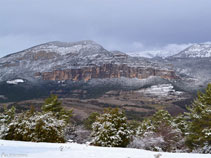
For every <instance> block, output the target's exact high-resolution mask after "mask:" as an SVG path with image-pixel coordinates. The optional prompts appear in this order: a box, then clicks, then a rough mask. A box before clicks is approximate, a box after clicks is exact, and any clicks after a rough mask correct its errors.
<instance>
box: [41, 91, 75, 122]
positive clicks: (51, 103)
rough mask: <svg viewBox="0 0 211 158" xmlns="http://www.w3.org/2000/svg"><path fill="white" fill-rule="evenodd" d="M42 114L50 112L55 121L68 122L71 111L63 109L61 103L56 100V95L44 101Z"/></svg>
mask: <svg viewBox="0 0 211 158" xmlns="http://www.w3.org/2000/svg"><path fill="white" fill-rule="evenodd" d="M42 111H43V112H52V113H53V115H54V116H55V117H56V118H57V119H63V120H65V121H66V122H69V120H70V117H71V116H72V112H73V111H72V110H67V109H64V108H63V106H62V102H61V101H59V100H58V97H57V96H56V95H53V94H52V95H51V96H50V97H49V98H47V99H45V103H44V105H43V106H42Z"/></svg>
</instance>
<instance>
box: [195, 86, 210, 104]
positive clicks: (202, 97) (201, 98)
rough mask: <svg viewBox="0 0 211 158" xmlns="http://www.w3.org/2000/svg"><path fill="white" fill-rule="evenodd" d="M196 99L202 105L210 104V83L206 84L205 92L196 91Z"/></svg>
mask: <svg viewBox="0 0 211 158" xmlns="http://www.w3.org/2000/svg"><path fill="white" fill-rule="evenodd" d="M197 100H198V102H200V103H202V104H204V105H207V106H211V83H210V84H208V85H207V88H206V90H205V93H202V92H198V98H197Z"/></svg>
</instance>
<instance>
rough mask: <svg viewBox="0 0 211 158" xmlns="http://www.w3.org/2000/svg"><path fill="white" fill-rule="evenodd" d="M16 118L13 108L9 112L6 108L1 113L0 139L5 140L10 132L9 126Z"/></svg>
mask: <svg viewBox="0 0 211 158" xmlns="http://www.w3.org/2000/svg"><path fill="white" fill-rule="evenodd" d="M14 117H15V107H12V108H11V109H9V110H7V109H6V108H5V109H4V112H3V113H0V139H4V137H5V136H6V134H7V132H8V130H9V128H8V125H9V124H10V123H11V121H12V120H13V119H14Z"/></svg>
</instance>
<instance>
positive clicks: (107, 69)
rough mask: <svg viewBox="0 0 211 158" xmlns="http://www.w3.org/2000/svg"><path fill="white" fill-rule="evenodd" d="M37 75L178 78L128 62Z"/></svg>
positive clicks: (49, 77) (46, 77)
mask: <svg viewBox="0 0 211 158" xmlns="http://www.w3.org/2000/svg"><path fill="white" fill-rule="evenodd" d="M35 75H36V77H42V79H43V80H53V81H61V80H72V81H80V80H84V81H89V80H90V79H94V78H120V77H126V78H138V79H144V78H148V77H150V76H159V77H161V78H164V79H177V78H178V77H177V76H176V74H175V73H174V71H171V70H161V69H155V68H150V67H129V66H128V65H126V64H122V65H116V64H104V65H102V66H92V67H83V68H78V69H66V70H54V71H52V72H43V73H36V74H35Z"/></svg>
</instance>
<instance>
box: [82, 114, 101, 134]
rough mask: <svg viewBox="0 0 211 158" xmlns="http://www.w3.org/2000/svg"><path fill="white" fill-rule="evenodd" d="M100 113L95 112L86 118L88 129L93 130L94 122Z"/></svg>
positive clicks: (85, 124)
mask: <svg viewBox="0 0 211 158" xmlns="http://www.w3.org/2000/svg"><path fill="white" fill-rule="evenodd" d="M99 115H100V114H99V113H97V112H93V113H91V114H90V115H89V117H88V118H86V119H85V121H84V126H85V128H86V129H88V130H92V124H93V123H94V122H95V121H96V119H97V117H98V116H99Z"/></svg>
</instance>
